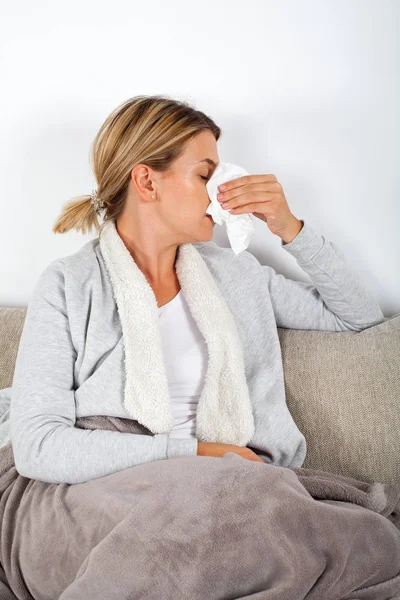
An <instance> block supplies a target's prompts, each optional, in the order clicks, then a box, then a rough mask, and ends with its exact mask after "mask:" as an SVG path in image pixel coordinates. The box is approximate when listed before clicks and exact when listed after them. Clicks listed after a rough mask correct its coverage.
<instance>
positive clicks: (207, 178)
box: [200, 175, 209, 181]
mask: <svg viewBox="0 0 400 600" xmlns="http://www.w3.org/2000/svg"><path fill="white" fill-rule="evenodd" d="M200 177H201V178H202V179H205V180H206V181H208V180H209V177H204V176H203V175H200Z"/></svg>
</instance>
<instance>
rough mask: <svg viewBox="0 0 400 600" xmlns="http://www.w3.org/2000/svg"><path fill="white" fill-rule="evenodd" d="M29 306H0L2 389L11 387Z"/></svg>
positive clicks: (0, 383)
mask: <svg viewBox="0 0 400 600" xmlns="http://www.w3.org/2000/svg"><path fill="white" fill-rule="evenodd" d="M26 310H27V307H22V308H17V307H0V390H2V389H3V388H6V387H11V385H12V380H13V376H14V368H15V361H16V359H17V352H18V345H19V340H20V337H21V333H22V328H23V326H24V321H25V316H26Z"/></svg>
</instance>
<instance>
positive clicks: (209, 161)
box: [199, 158, 217, 167]
mask: <svg viewBox="0 0 400 600" xmlns="http://www.w3.org/2000/svg"><path fill="white" fill-rule="evenodd" d="M201 162H207V163H208V164H209V165H211V166H212V167H216V166H217V163H216V162H214V161H213V160H211V158H203V159H202V160H199V163H201Z"/></svg>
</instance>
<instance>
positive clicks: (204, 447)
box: [197, 442, 264, 462]
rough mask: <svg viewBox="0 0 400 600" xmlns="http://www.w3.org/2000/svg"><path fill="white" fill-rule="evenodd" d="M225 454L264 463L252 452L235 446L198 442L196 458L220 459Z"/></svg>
mask: <svg viewBox="0 0 400 600" xmlns="http://www.w3.org/2000/svg"><path fill="white" fill-rule="evenodd" d="M227 452H235V453H236V454H239V455H240V456H243V458H247V460H254V461H256V462H264V461H263V459H262V458H260V457H259V456H258V455H257V454H256V453H255V452H253V450H250V448H246V447H243V446H236V445H235V444H220V443H219V442H198V444H197V456H219V457H222V456H224V454H226V453H227Z"/></svg>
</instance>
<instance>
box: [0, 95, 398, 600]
mask: <svg viewBox="0 0 400 600" xmlns="http://www.w3.org/2000/svg"><path fill="white" fill-rule="evenodd" d="M219 137H220V129H219V128H218V127H217V125H215V123H214V122H213V121H212V120H211V119H210V118H209V117H207V116H206V115H204V114H203V113H201V112H199V111H197V110H195V109H194V108H191V107H190V106H188V105H187V104H185V103H181V102H178V101H175V100H171V99H168V98H163V97H160V96H149V97H144V96H139V97H135V98H132V99H130V100H128V101H127V102H125V103H124V104H122V105H121V106H120V107H118V108H117V109H116V110H115V111H114V112H113V113H112V114H111V115H110V116H109V117H108V118H107V119H106V121H105V123H104V124H103V126H102V127H101V129H100V131H99V133H98V135H97V137H96V139H95V143H94V149H93V159H94V160H93V164H94V172H95V176H96V179H97V182H98V190H97V193H94V194H93V195H92V196H89V195H88V196H83V197H81V198H78V199H77V200H75V201H74V202H72V203H70V204H69V205H67V206H66V207H65V209H64V211H63V212H62V214H61V216H60V217H59V219H58V220H57V222H56V224H55V226H54V232H56V233H64V232H66V231H69V230H71V229H73V228H75V229H77V230H78V231H82V232H83V233H85V232H86V229H87V228H89V229H90V228H91V227H93V226H95V227H96V229H97V230H98V231H99V233H100V234H99V237H98V238H95V239H93V240H91V241H89V242H87V243H86V244H85V245H84V246H83V247H82V248H81V249H80V250H79V251H78V252H76V253H74V254H71V255H69V256H65V257H63V258H59V259H56V260H54V261H53V262H51V263H50V264H49V265H48V266H47V268H46V269H45V270H44V272H43V273H42V274H41V276H40V278H39V281H38V283H37V285H36V287H35V289H34V292H33V295H32V298H31V301H30V303H29V305H28V310H27V314H26V319H25V323H24V328H23V332H22V336H21V340H20V345H19V349H18V355H17V361H16V366H15V373H14V380H13V387H12V401H11V410H10V413H11V414H10V420H11V439H12V447H13V452H14V457H15V467H16V470H17V471H18V474H19V475H18V474H17V473H15V472H10V474H9V473H6V477H7V478H8V479H7V480H6V481H5V483H4V488H3V494H2V496H1V498H0V500H1V502H0V519H1V521H0V522H1V536H2V537H1V540H0V541H1V548H2V559H1V561H2V567H3V568H4V573H3V574H2V573H0V585H1V582H3V581H4V580H5V579H7V582H8V584H9V585H10V587H12V589H13V591H14V592H15V593H16V594H18V597H20V598H25V597H28V594H30V595H29V597H35V598H58V597H61V598H62V599H63V600H64V598H65V600H67V599H68V598H78V597H79V598H83V597H84V598H87V599H90V598H104V599H105V598H107V600H113V599H114V598H115V599H117V598H118V600H120V599H121V598H125V597H126V598H127V597H129V598H141V599H143V598H149V599H150V598H161V597H162V598H166V599H167V598H171V599H172V598H174V599H175V598H178V597H179V598H191V599H193V600H194V599H197V598H198V599H199V600H200V599H203V598H210V599H211V598H222V597H238V598H239V597H249V595H252V594H253V593H254V594H257V595H259V594H263V595H262V596H261V595H260V597H265V598H267V597H268V598H270V599H271V600H275V599H278V598H286V599H287V600H292V599H293V600H294V599H295V600H300V599H301V598H309V599H310V600H311V599H312V598H315V599H317V598H318V599H319V598H322V597H323V598H326V600H328V598H333V597H335V598H339V597H340V598H342V597H343V598H344V597H345V593H349V594H350V592H352V591H353V590H355V589H357V590H358V592H360V595H359V596H358V597H360V598H364V599H372V598H377V597H378V595H377V593H380V592H382V593H383V592H385V593H387V592H389V591H391V590H394V589H395V585H396V581H395V580H394V579H393V577H394V576H396V580H397V582H399V583H400V581H399V579H398V577H400V575H399V574H398V565H397V562H398V560H397V559H398V557H400V539H399V537H398V532H397V530H396V528H395V527H394V526H393V524H391V523H390V522H389V521H388V520H387V519H385V518H384V517H383V516H381V515H377V514H375V513H373V512H372V511H369V510H366V509H362V507H358V506H355V505H351V504H349V503H346V502H344V503H343V506H342V505H340V503H339V502H337V503H335V502H334V501H331V502H330V505H328V504H326V505H325V504H324V503H323V502H316V501H314V500H313V498H312V497H311V496H310V494H308V492H307V491H306V490H305V488H304V487H303V486H302V485H301V484H300V482H299V480H298V479H297V477H296V476H295V475H294V473H293V471H291V470H290V469H282V468H281V469H279V467H299V466H301V465H302V463H303V461H304V458H305V455H306V441H305V438H304V436H303V434H302V433H301V432H300V431H299V430H298V428H297V426H296V424H295V422H294V420H293V418H292V416H291V414H290V412H289V410H288V408H287V405H286V401H285V388H284V378H283V369H282V360H281V353H280V344H279V338H278V332H277V327H291V328H301V329H319V330H327V331H346V330H352V331H361V330H362V329H365V328H367V327H370V326H372V325H374V324H376V323H379V322H380V321H382V320H383V315H382V312H381V310H380V308H379V306H378V304H377V302H376V301H375V300H374V298H373V297H372V296H371V295H370V294H369V293H368V292H367V290H365V289H364V288H363V286H362V285H361V283H360V282H359V281H358V279H357V277H356V276H355V274H354V272H353V271H352V270H351V269H350V267H349V266H348V265H347V263H346V261H345V258H344V256H343V254H342V253H341V252H340V251H339V250H338V249H337V248H336V247H335V246H334V245H333V244H331V243H330V242H328V241H327V240H325V238H324V237H322V236H321V235H319V234H317V233H315V232H314V231H313V230H312V228H311V227H310V226H309V224H308V223H307V222H304V221H299V220H298V219H297V218H296V217H294V215H293V214H292V213H291V211H290V210H289V208H288V205H287V203H286V200H285V197H284V195H283V192H282V189H281V186H280V185H279V183H278V182H277V181H276V178H275V177H274V176H271V175H255V176H250V177H246V178H239V179H237V180H234V181H231V182H227V184H226V189H227V192H228V193H227V196H226V197H227V198H228V202H229V203H230V205H231V206H232V205H234V206H238V207H239V212H240V211H242V212H246V211H247V212H252V211H254V214H255V215H256V216H258V217H259V218H260V219H262V220H263V221H265V223H267V225H268V227H269V228H270V229H271V231H273V232H274V233H275V234H276V235H279V236H280V237H281V239H282V247H283V248H284V249H285V250H286V251H287V252H289V253H290V254H291V255H292V256H294V257H295V258H296V259H297V261H298V263H299V264H300V265H301V266H302V267H303V269H304V271H305V272H306V273H308V274H309V275H310V277H311V279H312V281H313V283H312V284H308V283H301V282H297V281H292V280H289V279H286V278H285V277H283V276H282V275H280V274H277V273H275V271H274V270H273V269H272V268H271V267H269V266H262V265H260V263H259V262H258V261H257V260H256V259H255V257H254V256H252V255H251V254H250V253H249V252H246V251H245V252H242V253H240V254H239V255H238V256H236V255H234V254H233V252H232V251H231V249H228V248H220V247H219V246H218V245H217V244H215V243H214V242H212V241H211V237H212V232H213V223H212V221H211V220H210V218H209V217H208V216H207V215H206V209H207V207H208V205H209V198H208V194H207V189H206V182H207V180H209V178H210V177H211V176H212V174H213V171H214V169H215V167H216V165H218V162H219V157H218V153H217V147H216V142H217V141H218V139H219ZM102 210H105V219H104V223H103V225H102V226H101V227H99V224H98V220H97V217H98V214H101V212H102ZM102 416H103V417H106V418H107V419H109V421H110V422H111V421H113V422H115V421H124V422H126V423H129V431H128V430H126V431H121V430H118V431H116V430H111V428H110V429H107V428H101V427H99V426H98V425H99V423H100V421H99V420H100V419H101V418H102ZM85 419H89V420H90V419H94V422H95V424H96V426H95V427H92V429H90V428H87V427H86V428H85V427H83V426H82V423H83V422H85V423H86V425H87V421H85ZM251 448H252V449H251ZM197 455H202V456H203V458H202V459H201V460H197V458H196V459H195V460H196V463H195V466H194V465H193V464H192V462H191V461H192V457H193V456H195V457H196V456H197ZM225 455H227V456H225ZM235 455H241V456H242V457H244V458H248V459H250V461H246V460H245V461H242V460H240V462H239V457H238V456H235ZM178 457H179V460H175V461H171V460H165V459H171V458H178ZM211 457H223V458H221V459H218V460H214V459H213V458H211ZM251 461H255V462H265V463H269V464H267V465H263V466H262V467H260V466H259V465H258V466H257V465H256V464H254V462H251ZM146 463H147V464H146ZM150 463H151V464H150ZM131 467H135V468H134V469H131ZM12 478H14V479H12ZM11 479H12V480H11ZM3 480H4V478H3V479H2V481H3ZM10 481H11V483H12V490H11V484H10ZM54 484H55V485H54ZM57 484H61V485H57ZM66 484H81V485H66ZM11 492H12V493H11ZM17 504H18V506H17ZM339 505H340V506H339ZM346 506H347V508H346ZM343 548H344V549H345V551H343ZM349 548H352V552H349V551H348V549H349ZM383 548H384V549H385V553H384V554H383V551H382V549H383ZM377 560H381V563H379V565H378V567H377V566H376V565H377ZM373 584H374V585H373ZM375 584H376V586H375ZM382 586H385V587H384V588H383V587H382ZM388 586H389V587H388ZM362 590H364V591H362ZM61 594H62V595H61ZM264 594H265V595H264ZM361 594H363V595H361ZM8 597H10V598H11V596H7V598H8ZM351 597H354V596H351ZM382 597H383V596H382ZM385 597H388V596H385ZM348 598H350V595H349V596H348ZM346 600H347V597H346Z"/></svg>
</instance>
